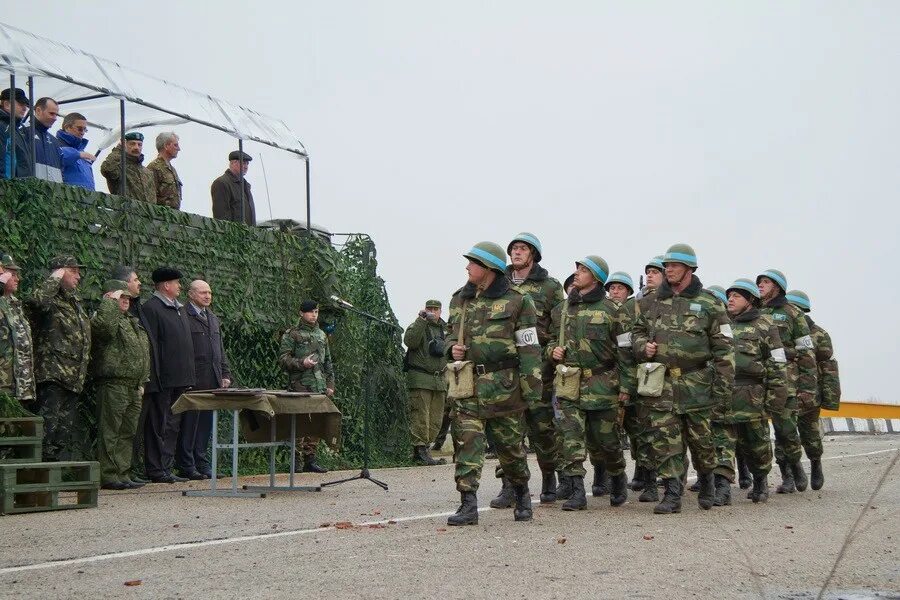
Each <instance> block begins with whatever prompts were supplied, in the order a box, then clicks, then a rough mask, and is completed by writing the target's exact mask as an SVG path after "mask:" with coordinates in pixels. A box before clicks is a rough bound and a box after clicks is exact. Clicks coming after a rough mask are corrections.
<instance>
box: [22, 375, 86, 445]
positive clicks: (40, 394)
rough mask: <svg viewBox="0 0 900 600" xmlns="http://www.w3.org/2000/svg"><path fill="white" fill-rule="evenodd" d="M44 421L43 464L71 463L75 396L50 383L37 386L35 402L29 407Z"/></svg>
mask: <svg viewBox="0 0 900 600" xmlns="http://www.w3.org/2000/svg"><path fill="white" fill-rule="evenodd" d="M29 408H30V409H31V410H32V412H33V413H34V414H36V415H38V416H41V417H44V446H43V452H42V454H43V460H44V462H56V461H61V460H73V459H74V458H77V456H76V455H77V452H74V453H73V451H74V445H75V432H76V431H78V422H77V419H78V394H76V393H75V392H73V391H72V390H67V389H66V388H64V387H62V386H61V385H59V384H58V383H56V382H54V381H45V382H43V383H39V384H38V387H37V398H36V399H35V401H34V404H32V405H31V406H30V407H29Z"/></svg>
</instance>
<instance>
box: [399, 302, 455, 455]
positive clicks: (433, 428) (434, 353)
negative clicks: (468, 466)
mask: <svg viewBox="0 0 900 600" xmlns="http://www.w3.org/2000/svg"><path fill="white" fill-rule="evenodd" d="M446 335H447V323H446V321H444V320H443V319H442V318H441V303H440V301H439V300H428V301H427V302H426V303H425V309H424V310H422V311H420V312H419V316H418V317H417V318H416V320H415V321H413V323H412V324H411V325H410V326H409V327H407V328H406V333H404V334H403V343H404V344H406V359H405V361H404V365H403V366H404V370H405V371H406V387H407V388H408V389H409V425H410V437H411V438H412V444H413V455H412V457H413V460H414V461H416V462H418V463H419V464H422V465H429V466H430V465H443V464H445V463H446V462H447V461H445V460H444V459H443V458H442V459H440V460H435V459H434V458H432V457H431V454H430V453H429V452H428V447H429V446H430V445H431V442H433V441H434V440H435V438H436V437H437V435H438V431H439V430H440V428H441V422H442V420H443V417H444V404H445V402H446V399H447V383H446V382H445V381H444V375H443V373H442V371H443V370H444V367H445V366H446V364H447V357H446V356H445V354H444V353H445V351H446V348H445V347H444V338H445V337H446Z"/></svg>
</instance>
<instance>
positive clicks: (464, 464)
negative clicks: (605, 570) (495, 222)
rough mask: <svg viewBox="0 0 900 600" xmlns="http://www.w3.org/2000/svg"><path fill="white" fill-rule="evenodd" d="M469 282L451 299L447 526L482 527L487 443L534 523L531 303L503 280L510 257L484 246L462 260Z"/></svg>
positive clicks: (518, 507)
mask: <svg viewBox="0 0 900 600" xmlns="http://www.w3.org/2000/svg"><path fill="white" fill-rule="evenodd" d="M463 256H464V257H465V258H466V259H468V261H469V263H468V265H467V266H466V271H467V273H468V282H467V283H466V284H465V285H464V286H463V287H461V288H460V289H459V290H457V291H456V292H455V293H454V294H453V299H452V300H451V301H450V335H449V336H448V337H447V352H448V355H449V358H450V359H451V360H452V361H453V362H450V363H449V364H448V365H447V370H446V371H445V372H446V374H447V381H448V384H449V389H448V394H447V395H448V397H449V398H450V399H451V400H452V402H453V405H454V408H453V410H454V414H453V420H454V422H453V429H454V431H455V432H456V436H457V438H456V439H455V440H454V441H455V443H456V446H457V448H456V450H457V452H456V472H455V475H454V478H455V480H456V489H457V490H458V491H459V492H460V496H461V504H460V507H459V509H458V510H457V511H456V514H454V515H451V516H450V518H449V519H447V524H448V525H475V524H477V523H478V499H477V496H476V492H477V491H478V484H479V480H480V479H481V468H482V466H483V464H484V447H485V438H486V436H489V437H490V438H491V440H492V441H493V442H494V448H495V450H496V452H497V458H499V459H500V466H501V467H502V468H503V475H504V477H505V478H506V479H508V480H509V482H510V484H511V485H512V489H513V494H514V496H515V510H514V511H513V517H514V519H515V520H516V521H530V520H531V518H532V509H531V496H530V495H529V493H528V479H529V476H530V474H529V471H528V462H527V460H526V457H525V449H524V446H523V444H522V436H523V432H524V427H525V418H524V415H523V413H524V412H525V409H526V408H527V407H528V406H535V405H537V404H538V403H539V402H540V400H541V356H540V353H541V349H540V343H539V341H538V333H537V313H536V311H535V308H534V301H532V299H531V297H530V296H528V295H526V294H523V293H522V292H521V291H519V290H518V289H517V288H516V287H514V286H513V285H512V283H511V282H510V281H509V279H508V278H507V277H506V255H505V254H504V252H503V248H501V247H500V246H498V245H497V244H494V243H492V242H479V243H478V244H475V246H473V247H472V249H471V250H469V252H467V253H466V254H464V255H463Z"/></svg>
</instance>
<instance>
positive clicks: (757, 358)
mask: <svg viewBox="0 0 900 600" xmlns="http://www.w3.org/2000/svg"><path fill="white" fill-rule="evenodd" d="M731 328H732V333H733V334H734V365H735V368H734V389H733V391H732V394H731V401H730V402H729V403H727V404H726V405H725V406H723V407H719V410H718V412H717V413H714V418H715V419H716V420H717V421H722V422H724V423H742V422H745V421H755V420H759V419H765V418H767V416H770V415H772V414H780V413H781V412H783V411H784V404H785V402H786V401H787V357H786V355H785V353H784V348H783V347H782V345H781V338H780V337H779V336H778V328H777V327H775V324H774V323H773V322H772V319H771V317H769V316H768V315H763V314H760V312H759V310H757V309H755V308H751V309H749V310H746V311H744V312H743V313H741V314H739V315H738V316H737V317H735V318H734V319H732V323H731Z"/></svg>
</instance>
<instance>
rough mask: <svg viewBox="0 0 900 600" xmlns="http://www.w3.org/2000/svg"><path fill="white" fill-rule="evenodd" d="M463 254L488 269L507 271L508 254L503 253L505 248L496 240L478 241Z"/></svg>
mask: <svg viewBox="0 0 900 600" xmlns="http://www.w3.org/2000/svg"><path fill="white" fill-rule="evenodd" d="M463 256H465V257H466V258H468V259H469V260H474V261H475V262H477V263H478V264H480V265H482V266H483V267H485V268H487V269H491V270H494V271H499V272H500V273H505V272H506V255H505V254H503V248H501V247H500V246H499V245H498V244H495V243H494V242H478V243H477V244H475V245H474V246H472V249H471V250H469V251H468V252H466V253H465V254H463Z"/></svg>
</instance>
